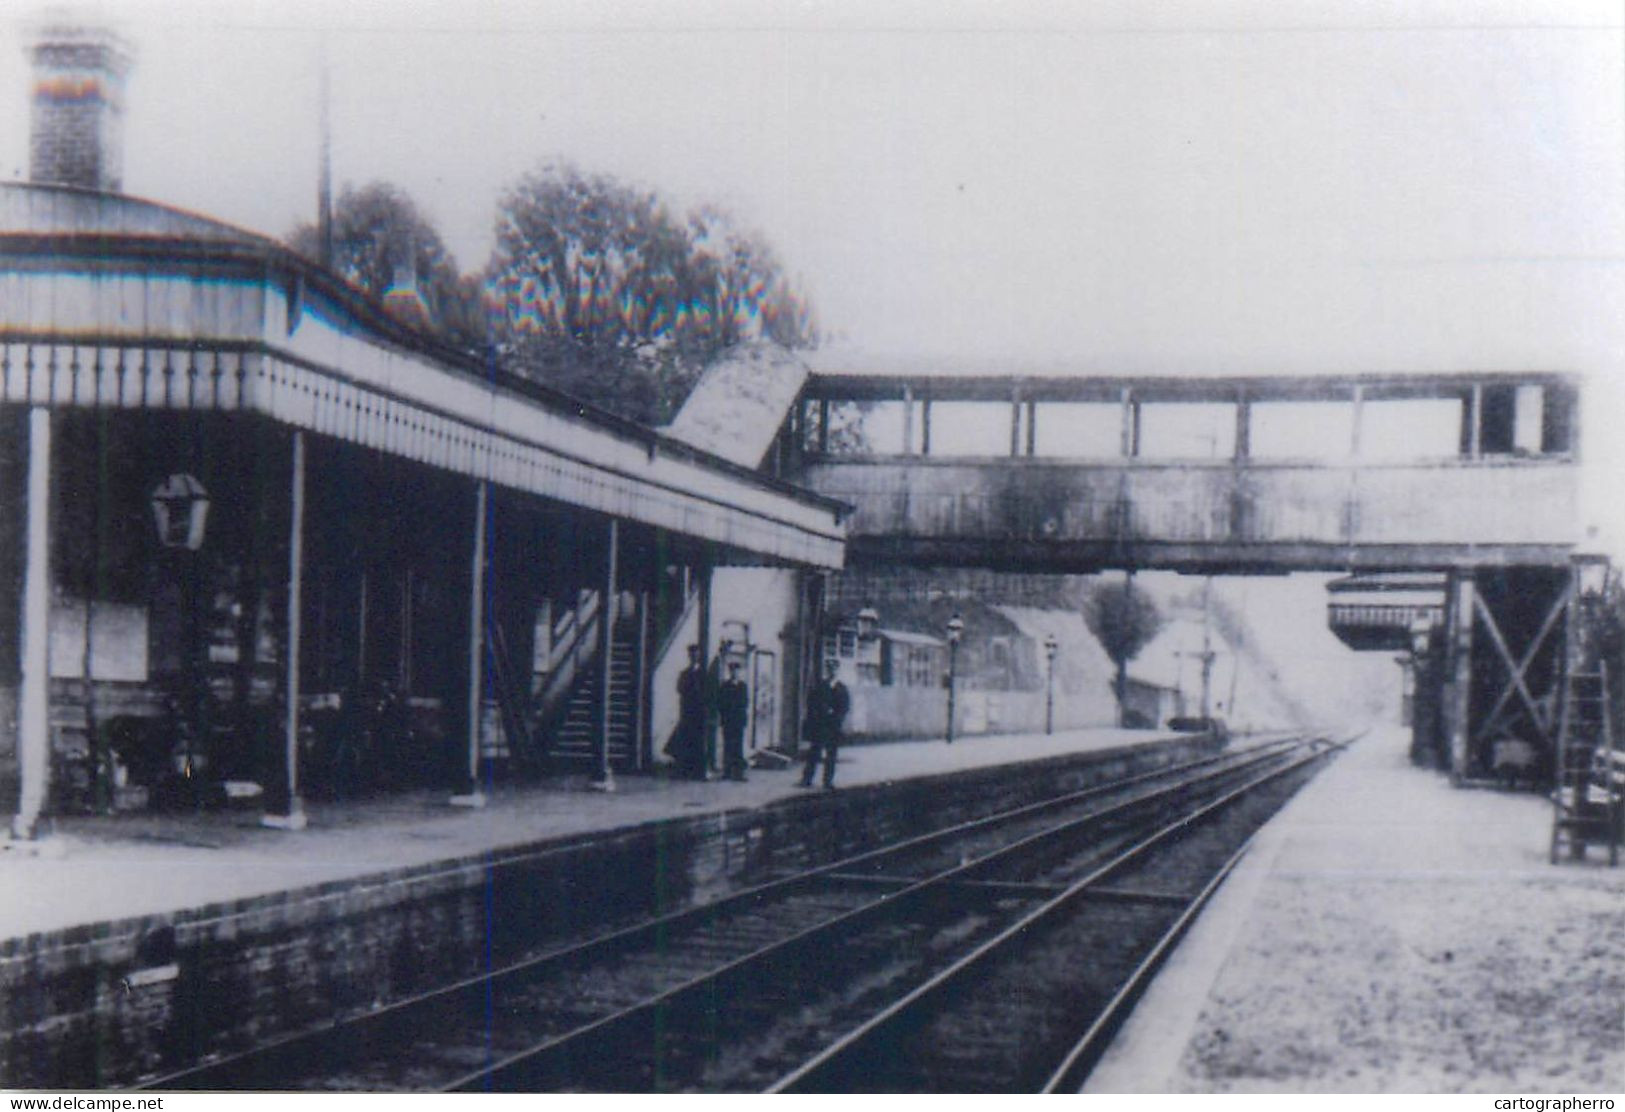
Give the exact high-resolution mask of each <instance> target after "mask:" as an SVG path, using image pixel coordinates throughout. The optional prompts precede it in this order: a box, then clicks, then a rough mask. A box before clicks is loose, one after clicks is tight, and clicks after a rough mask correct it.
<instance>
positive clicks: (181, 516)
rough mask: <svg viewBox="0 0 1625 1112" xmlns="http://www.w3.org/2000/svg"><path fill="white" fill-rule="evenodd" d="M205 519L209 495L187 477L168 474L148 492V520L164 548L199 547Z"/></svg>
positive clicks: (201, 542)
mask: <svg viewBox="0 0 1625 1112" xmlns="http://www.w3.org/2000/svg"><path fill="white" fill-rule="evenodd" d="M208 517H209V492H208V491H206V490H204V489H203V484H202V483H200V482H198V481H197V480H196V479H195V478H193V477H192V476H191V475H187V474H184V473H182V474H176V475H171V476H170V477H169V478H167V479H165V480H164V481H163V482H161V483H159V484H158V487H157V489H156V490H154V491H153V492H152V519H153V522H154V524H156V525H157V527H158V541H159V543H160V544H162V545H163V546H164V547H165V548H184V549H188V550H189V551H192V552H196V551H197V550H198V549H200V548H202V547H203V528H204V525H205V523H206V522H207V521H208Z"/></svg>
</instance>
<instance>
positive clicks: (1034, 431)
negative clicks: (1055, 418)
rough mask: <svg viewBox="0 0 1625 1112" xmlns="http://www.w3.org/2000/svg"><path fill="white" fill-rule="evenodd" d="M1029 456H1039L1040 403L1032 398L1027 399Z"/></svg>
mask: <svg viewBox="0 0 1625 1112" xmlns="http://www.w3.org/2000/svg"><path fill="white" fill-rule="evenodd" d="M1027 454H1028V455H1029V456H1036V455H1037V454H1038V402H1037V400H1035V399H1032V398H1029V399H1027Z"/></svg>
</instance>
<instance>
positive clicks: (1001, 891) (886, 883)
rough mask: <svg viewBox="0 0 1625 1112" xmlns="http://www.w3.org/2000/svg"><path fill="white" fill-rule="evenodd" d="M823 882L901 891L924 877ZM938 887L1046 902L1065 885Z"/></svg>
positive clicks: (958, 883) (956, 883) (845, 876)
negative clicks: (1022, 897)
mask: <svg viewBox="0 0 1625 1112" xmlns="http://www.w3.org/2000/svg"><path fill="white" fill-rule="evenodd" d="M826 879H827V880H830V881H832V882H834V883H838V884H856V885H863V886H865V887H870V888H890V889H894V890H897V891H901V890H902V889H904V888H907V887H909V886H911V885H914V884H918V883H919V882H920V881H921V880H923V879H924V878H923V877H917V876H896V875H888V874H881V873H875V874H869V873H832V874H831V875H830V876H828V877H827V878H826ZM940 888H941V890H942V891H945V892H985V893H988V894H989V895H994V896H1027V897H1031V898H1033V899H1048V898H1050V897H1052V896H1057V895H1060V893H1061V892H1063V891H1065V888H1066V886H1065V885H1062V884H1039V883H1031V882H1025V881H1012V880H953V881H945V882H943V883H942V884H941V885H940Z"/></svg>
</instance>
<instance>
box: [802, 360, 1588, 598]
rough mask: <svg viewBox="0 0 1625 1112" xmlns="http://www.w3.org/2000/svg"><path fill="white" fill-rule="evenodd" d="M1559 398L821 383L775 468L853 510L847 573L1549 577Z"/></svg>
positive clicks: (1569, 498)
mask: <svg viewBox="0 0 1625 1112" xmlns="http://www.w3.org/2000/svg"><path fill="white" fill-rule="evenodd" d="M1577 403H1578V384H1577V382H1576V381H1575V380H1574V379H1573V378H1572V377H1570V376H1565V375H1560V374H1552V373H1479V374H1472V375H1467V374H1449V375H1439V374H1435V375H1405V376H1399V375H1364V376H1350V377H1345V378H1340V379H1326V378H1288V377H1282V378H1258V377H1252V378H1222V379H1195V380H1193V379H1154V378H1133V379H1098V378H1096V379H1088V380H1077V379H1032V378H1027V379H1011V378H998V379H994V378H966V377H959V376H942V377H897V376H886V377H882V376H871V375H821V376H814V377H813V378H811V379H810V380H809V382H808V384H807V387H806V389H805V390H804V392H803V399H802V402H801V404H800V405H799V406H798V407H797V408H796V411H795V412H794V413H793V414H792V416H791V419H790V421H789V422H788V423H787V427H786V437H787V444H788V452H787V454H786V457H785V458H787V459H788V460H790V461H791V471H792V473H793V474H794V475H795V477H796V479H797V480H798V481H799V482H802V483H805V484H806V485H808V486H810V487H811V488H813V489H814V490H816V491H818V492H820V493H822V494H826V495H829V496H832V497H834V498H838V499H840V500H842V501H845V502H848V503H850V504H852V505H853V506H854V507H855V509H854V512H853V514H852V516H851V518H850V520H849V538H850V541H849V544H850V547H849V558H850V559H851V560H852V561H854V562H870V561H889V562H898V561H901V562H909V563H919V564H985V565H992V566H1000V567H1022V568H1025V569H1032V570H1048V571H1060V572H1067V571H1089V570H1094V569H1097V568H1100V567H1112V566H1119V567H1121V566H1132V567H1143V568H1153V567H1162V568H1173V569H1179V570H1206V571H1293V570H1313V569H1385V568H1431V569H1448V568H1477V567H1486V566H1523V565H1546V566H1551V565H1561V564H1564V563H1566V561H1567V560H1568V557H1569V555H1570V553H1571V552H1572V550H1573V547H1574V544H1575V543H1576V540H1577V529H1578V525H1577V523H1578V489H1577V488H1578V482H1577V479H1578V467H1577V463H1576V453H1575V449H1576V446H1577V427H1576V426H1577V414H1578V404H1577ZM1006 422H1007V423H1008V440H1006V439H1005V435H1004V434H1005V431H1006ZM1006 447H1007V448H1008V450H1007V451H1006V450H1005V449H1006Z"/></svg>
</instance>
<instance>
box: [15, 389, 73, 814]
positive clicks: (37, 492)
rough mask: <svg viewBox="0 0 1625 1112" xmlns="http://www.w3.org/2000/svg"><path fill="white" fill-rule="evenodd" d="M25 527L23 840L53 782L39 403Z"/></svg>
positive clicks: (32, 429)
mask: <svg viewBox="0 0 1625 1112" xmlns="http://www.w3.org/2000/svg"><path fill="white" fill-rule="evenodd" d="M23 529H24V541H23V547H24V557H23V559H24V563H23V599H22V602H23V612H22V630H21V634H22V637H21V640H22V662H21V663H22V689H21V691H19V692H18V694H19V696H20V699H19V702H20V704H21V705H20V706H19V707H18V714H17V761H18V765H19V768H18V771H19V773H20V774H21V778H22V787H21V791H20V793H19V796H18V800H17V814H16V816H15V817H13V819H12V821H11V833H12V836H13V837H15V838H22V839H27V838H32V837H33V836H34V824H35V823H37V822H38V821H39V816H40V812H41V811H42V810H43V809H44V807H45V799H46V796H47V794H48V792H49V790H50V783H51V736H50V683H51V676H50V667H51V659H50V658H51V411H50V410H49V409H47V408H46V407H45V406H42V405H38V406H35V407H34V408H32V409H30V410H29V411H28V514H27V520H26V523H25V524H24V526H23ZM88 682H89V678H88V677H87V678H86V683H88Z"/></svg>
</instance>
